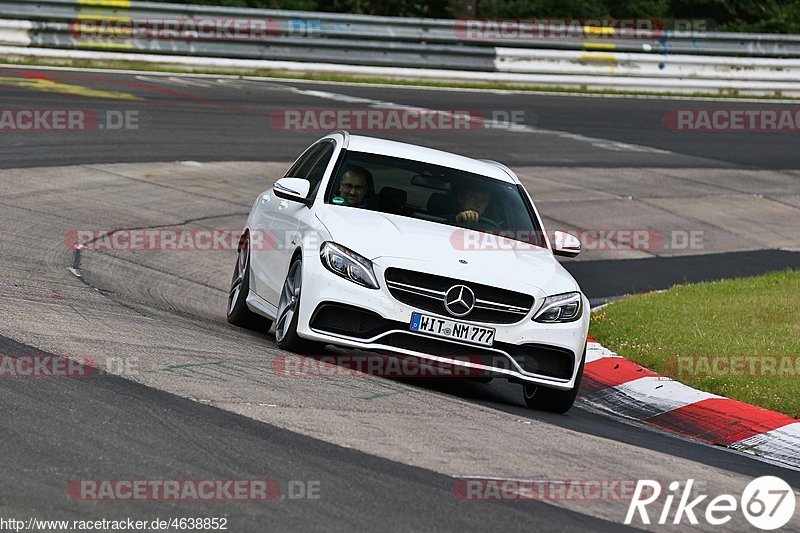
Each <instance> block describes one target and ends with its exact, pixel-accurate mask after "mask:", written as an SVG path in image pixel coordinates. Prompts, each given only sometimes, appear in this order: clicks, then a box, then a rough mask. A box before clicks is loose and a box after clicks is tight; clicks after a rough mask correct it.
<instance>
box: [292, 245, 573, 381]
mask: <svg viewBox="0 0 800 533" xmlns="http://www.w3.org/2000/svg"><path fill="white" fill-rule="evenodd" d="M392 266H395V267H400V268H408V269H414V268H416V269H420V263H419V262H411V261H408V260H401V259H392V260H388V259H385V260H381V261H378V262H376V263H375V265H374V268H375V274H376V276H377V278H378V280H379V283H380V286H381V287H380V289H377V290H376V289H368V288H365V287H361V286H359V285H356V284H355V283H352V282H350V281H347V280H345V279H343V278H340V277H338V276H336V275H335V274H333V273H331V272H330V271H328V270H327V269H326V268H325V267H324V266H323V265H322V263H321V261H320V259H319V256H318V255H315V254H308V255H307V256H306V257H304V264H303V295H302V298H301V303H300V309H299V315H298V323H297V332H298V334H299V335H300V336H301V337H304V338H307V339H310V340H314V341H318V342H322V343H326V344H333V345H336V346H341V347H346V348H358V349H363V350H368V351H375V352H379V353H394V354H403V355H409V356H414V357H417V358H420V359H423V360H427V361H433V362H436V363H442V364H446V365H454V366H456V367H467V368H469V369H472V370H473V371H477V372H479V373H481V374H482V375H488V376H496V377H506V378H509V379H512V380H516V381H521V382H527V383H533V384H537V385H542V386H546V387H550V388H555V389H561V390H569V389H571V388H573V386H574V384H575V380H576V377H577V372H578V369H579V367H580V360H581V358H582V357H583V355H584V348H585V345H586V337H587V334H588V330H589V301H588V300H587V299H586V297H585V296H584V298H583V299H584V307H583V314H582V316H581V318H580V319H579V320H577V321H575V322H568V323H563V324H541V323H538V322H534V321H533V320H532V317H533V315H534V313H535V312H536V311H538V308H539V306H540V305H541V303H542V301H543V300H544V297H545V296H546V295H545V294H542V293H539V294H533V296H534V298H535V303H534V305H533V308H532V309H531V310H530V311H529V312H528V314H527V315H526V316H525V317H524V318H523V319H522V320H520V321H518V322H516V323H513V324H487V323H483V322H475V321H470V320H461V319H456V320H459V321H461V322H467V323H470V324H475V325H479V326H483V327H492V328H494V329H495V330H496V332H495V339H494V342H493V345H492V346H491V347H484V346H477V345H474V344H470V343H466V342H461V341H455V340H445V339H441V338H436V337H430V336H428V335H425V334H420V333H416V332H412V331H410V330H409V324H410V322H411V315H412V313H413V312H422V313H425V314H435V313H431V312H430V311H426V310H422V309H417V308H414V307H411V306H409V305H406V304H404V303H402V302H399V301H398V300H396V299H395V298H393V297H392V295H391V294H390V292H389V290H388V288H387V287H386V283H385V278H384V271H385V269H387V268H389V267H392ZM424 269H425V271H426V272H430V273H433V274H441V275H447V273H446V272H442V271H440V272H437V271H436V269H437V266H436V265H435V264H433V263H426V264H425V267H424ZM336 306H338V307H339V309H338V311H339V312H338V313H337V312H336V310H334V309H333V308H334V307H336ZM359 313H360V315H358V314H359ZM357 315H358V316H361V317H362V318H359V319H355V317H356V316H357ZM441 316H442V318H447V319H450V320H453V319H454V318H453V317H449V316H446V315H441ZM356 322H359V323H360V324H361V325H359V326H357V327H354V326H353V324H355V323H356ZM348 324H350V325H349V326H348ZM362 326H363V327H362Z"/></svg>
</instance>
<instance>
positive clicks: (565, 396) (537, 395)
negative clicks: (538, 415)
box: [522, 348, 586, 413]
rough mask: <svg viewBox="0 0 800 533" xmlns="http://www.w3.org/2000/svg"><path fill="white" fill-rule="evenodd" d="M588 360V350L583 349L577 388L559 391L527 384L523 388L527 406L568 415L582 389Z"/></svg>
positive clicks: (576, 379)
mask: <svg viewBox="0 0 800 533" xmlns="http://www.w3.org/2000/svg"><path fill="white" fill-rule="evenodd" d="M585 360H586V348H584V349H583V356H582V357H581V366H580V368H578V376H577V377H576V378H575V386H574V387H572V388H571V389H569V390H557V389H550V388H547V387H541V386H539V385H534V384H532V383H525V384H524V385H523V386H522V394H523V396H524V397H525V405H527V406H528V407H530V408H531V409H538V410H540V411H549V412H551V413H566V412H567V411H569V410H570V408H571V407H572V405H573V404H574V403H575V399H576V398H577V397H578V389H580V387H581V378H583V365H584V362H585Z"/></svg>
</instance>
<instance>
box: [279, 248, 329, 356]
mask: <svg viewBox="0 0 800 533" xmlns="http://www.w3.org/2000/svg"><path fill="white" fill-rule="evenodd" d="M302 286H303V261H302V259H301V258H299V257H298V258H296V259H295V260H294V261H292V264H291V266H290V267H289V272H288V273H287V274H286V280H285V281H284V282H283V289H281V296H280V300H279V301H278V314H277V318H276V319H275V340H276V341H277V342H278V347H279V348H281V349H282V350H287V351H289V352H294V353H300V354H309V353H312V352H314V351H318V350H319V349H320V345H319V344H318V343H315V342H312V341H309V340H307V339H304V338H302V337H300V336H299V335H298V334H297V320H298V315H299V310H300V296H301V293H300V290H301V289H302Z"/></svg>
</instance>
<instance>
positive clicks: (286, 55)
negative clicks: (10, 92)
mask: <svg viewBox="0 0 800 533" xmlns="http://www.w3.org/2000/svg"><path fill="white" fill-rule="evenodd" d="M198 21H204V22H205V23H206V26H205V27H206V28H207V29H208V28H211V29H212V30H213V31H208V32H202V31H201V32H198V33H197V34H192V33H190V34H182V33H180V31H185V30H191V29H196V26H195V24H196V23H197V22H198ZM231 21H233V22H234V23H241V24H242V25H243V26H244V27H245V31H244V34H243V35H242V34H236V35H234V34H232V33H231V32H229V31H228V32H226V31H225V30H224V27H225V24H230V23H231ZM474 22H477V23H480V22H481V21H473V23H474ZM484 22H487V21H484ZM209 24H210V26H209ZM170 25H171V26H170ZM126 28H127V29H129V31H126ZM534 28H535V29H536V30H538V31H537V32H536V38H532V37H524V38H513V37H515V36H514V35H512V36H511V37H512V38H498V37H497V34H496V33H493V32H492V31H483V32H480V31H479V32H470V33H468V28H467V21H455V20H444V19H421V18H399V17H375V16H366V15H350V14H336V13H315V12H299V11H278V10H262V9H248V8H230V7H217V6H197V5H186V4H168V3H155V2H137V1H129V0H36V1H5V0H0V46H2V45H12V46H15V47H20V46H24V47H27V48H30V49H32V50H33V49H37V50H48V49H57V50H74V51H76V53H77V51H80V52H81V53H82V54H81V55H82V56H83V57H86V56H85V52H91V51H96V52H106V53H108V52H117V53H129V54H131V56H133V55H140V54H141V56H140V57H143V55H144V54H148V55H149V56H151V57H152V56H153V55H157V56H159V57H163V58H166V57H169V56H174V58H175V59H176V60H177V58H184V59H182V61H184V62H186V61H188V59H186V58H195V59H194V60H193V64H196V63H197V60H200V59H202V58H209V60H211V59H222V58H228V59H231V60H239V61H240V63H242V64H244V63H245V62H247V61H253V60H255V61H263V62H265V65H266V64H267V63H266V62H273V63H280V64H282V65H286V64H288V62H291V63H292V64H296V63H299V64H301V65H302V64H306V65H309V66H310V65H316V66H317V67H314V68H317V69H318V67H319V66H320V65H321V66H325V67H326V69H324V70H325V71H331V70H330V69H328V68H327V67H331V66H335V65H341V66H342V67H344V66H349V67H350V69H351V72H354V71H356V70H354V69H359V70H358V72H363V69H364V67H374V68H376V69H383V71H386V70H387V69H395V70H394V71H393V72H400V71H403V72H402V75H405V76H409V77H413V72H411V69H420V71H421V69H428V70H430V69H439V70H442V72H444V71H449V72H456V71H459V72H474V73H492V74H495V75H497V74H506V78H507V79H508V80H516V81H518V82H523V81H524V79H525V77H524V76H526V75H527V76H528V77H529V78H530V80H531V81H537V83H538V82H541V81H542V76H560V77H570V76H572V77H574V78H575V79H577V78H578V77H583V78H587V77H591V76H597V77H598V78H599V79H601V80H602V83H605V84H611V85H613V84H614V83H618V84H621V85H625V84H628V85H630V84H633V85H636V86H647V85H648V80H652V81H651V82H649V84H650V85H652V86H661V87H663V86H664V85H669V86H671V87H675V86H679V85H680V84H679V83H678V81H679V80H681V79H683V80H686V79H690V80H695V81H698V83H696V84H695V85H697V86H703V87H709V88H711V89H713V88H715V87H716V88H717V89H718V90H720V91H725V90H732V91H738V90H741V89H746V88H747V83H751V84H752V87H757V88H758V90H759V91H762V90H766V92H767V93H769V92H770V89H769V87H770V86H769V84H770V83H772V84H774V86H775V89H774V90H773V91H772V92H773V93H775V94H778V93H780V94H790V93H794V92H797V93H798V94H800V35H770V34H766V35H762V34H748V33H719V32H676V31H658V30H655V31H638V30H636V31H635V30H626V29H623V30H613V31H596V30H597V28H582V27H579V26H578V27H574V26H572V27H570V28H568V29H564V28H558V27H551V26H541V25H540V26H535V27H534ZM168 29H171V31H172V30H174V31H172V33H170V32H168V31H166V30H168ZM256 29H258V30H264V31H254V30H256ZM476 33H477V35H476ZM543 35H545V36H544V37H543ZM6 53H8V51H6ZM40 55H41V54H40ZM50 55H51V56H54V55H53V54H50ZM117 55H118V54H117ZM186 64H188V63H186ZM248 64H249V63H248ZM264 68H268V67H267V66H265V67H264ZM292 68H294V67H292ZM340 70H341V71H342V72H343V73H347V69H345V68H342V69H340ZM481 76H483V77H487V74H482V75H481ZM423 77H430V74H426V75H425V76H423ZM446 77H447V76H445V77H444V78H446ZM451 77H452V76H451ZM479 77H480V76H479ZM479 77H478V78H479ZM444 78H443V79H444ZM478 78H476V79H478ZM623 78H625V79H627V81H625V80H624V79H623ZM636 78H639V79H638V81H637V80H636ZM553 80H554V81H553V83H555V84H558V82H557V81H555V78H553ZM610 80H618V81H617V82H614V81H610ZM631 80H633V81H631ZM670 80H671V81H670ZM705 80H711V82H710V83H708V84H707V83H705V82H704V83H699V82H700V81H705ZM545 81H547V80H545ZM734 82H735V83H734ZM593 84H594V83H592V82H591V80H590V82H589V83H588V84H587V83H583V82H581V86H584V85H593ZM688 85H691V84H688Z"/></svg>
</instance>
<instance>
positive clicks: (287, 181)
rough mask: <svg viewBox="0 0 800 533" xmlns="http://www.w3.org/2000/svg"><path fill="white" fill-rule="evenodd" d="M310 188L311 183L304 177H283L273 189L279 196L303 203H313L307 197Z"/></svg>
mask: <svg viewBox="0 0 800 533" xmlns="http://www.w3.org/2000/svg"><path fill="white" fill-rule="evenodd" d="M310 189H311V183H310V182H309V181H308V180H304V179H302V178H281V179H279V180H278V181H276V182H275V185H273V186H272V190H273V192H274V193H275V196H277V197H278V198H283V199H284V200H289V201H291V202H299V203H301V204H303V205H311V200H310V199H308V198H306V196H308V191H309V190H310Z"/></svg>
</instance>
